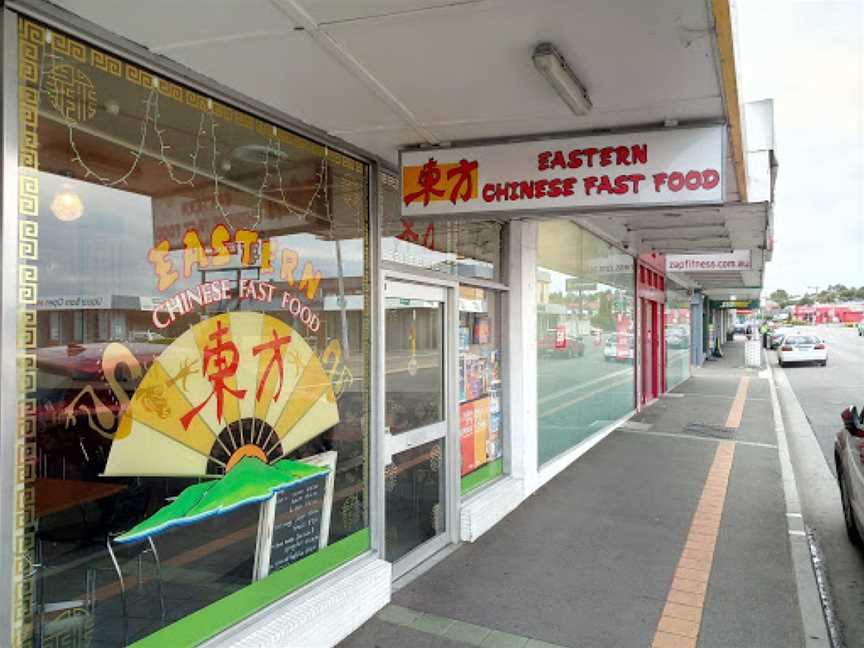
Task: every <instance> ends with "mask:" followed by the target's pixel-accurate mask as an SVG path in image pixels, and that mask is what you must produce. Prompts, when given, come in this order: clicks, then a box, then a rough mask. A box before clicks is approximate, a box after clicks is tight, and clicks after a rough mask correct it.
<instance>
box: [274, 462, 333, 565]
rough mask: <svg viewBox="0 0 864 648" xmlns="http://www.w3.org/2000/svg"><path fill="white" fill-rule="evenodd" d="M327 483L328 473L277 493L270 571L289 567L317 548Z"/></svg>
mask: <svg viewBox="0 0 864 648" xmlns="http://www.w3.org/2000/svg"><path fill="white" fill-rule="evenodd" d="M326 482H327V474H326V473H325V474H322V475H321V476H320V477H315V478H313V479H311V480H309V481H306V482H303V483H301V484H298V485H297V487H296V488H292V489H290V490H285V491H280V492H279V493H277V495H276V511H275V519H274V521H273V535H272V536H271V539H270V569H269V571H271V572H273V571H276V570H277V569H282V568H283V567H287V566H288V565H290V564H291V563H293V562H297V561H298V560H300V559H301V558H305V557H306V556H308V555H309V554H312V553H315V552H316V551H318V546H319V544H320V542H321V509H322V508H323V504H324V490H325V485H326Z"/></svg>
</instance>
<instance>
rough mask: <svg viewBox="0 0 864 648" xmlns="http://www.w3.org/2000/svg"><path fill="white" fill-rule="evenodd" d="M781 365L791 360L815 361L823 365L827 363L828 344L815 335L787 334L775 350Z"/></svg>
mask: <svg viewBox="0 0 864 648" xmlns="http://www.w3.org/2000/svg"><path fill="white" fill-rule="evenodd" d="M777 360H778V361H779V362H780V366H781V367H785V366H786V365H788V364H790V363H793V362H816V363H818V364H821V365H822V366H823V367H824V366H825V365H827V364H828V345H827V344H825V340H823V339H822V338H820V337H817V336H815V335H800V334H799V335H787V336H786V337H784V338H783V342H782V343H781V344H780V348H779V349H778V350H777Z"/></svg>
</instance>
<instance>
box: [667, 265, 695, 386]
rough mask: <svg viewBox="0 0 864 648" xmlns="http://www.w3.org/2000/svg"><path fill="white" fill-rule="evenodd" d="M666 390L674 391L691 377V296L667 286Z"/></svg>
mask: <svg viewBox="0 0 864 648" xmlns="http://www.w3.org/2000/svg"><path fill="white" fill-rule="evenodd" d="M665 320H666V321H665V324H666V388H667V389H673V388H674V387H676V386H677V385H680V384H681V383H682V382H684V381H685V380H687V378H689V377H690V295H689V294H688V292H687V290H686V289H684V288H680V287H678V286H675V285H674V284H673V283H672V282H671V281H670V282H667V284H666V309H665Z"/></svg>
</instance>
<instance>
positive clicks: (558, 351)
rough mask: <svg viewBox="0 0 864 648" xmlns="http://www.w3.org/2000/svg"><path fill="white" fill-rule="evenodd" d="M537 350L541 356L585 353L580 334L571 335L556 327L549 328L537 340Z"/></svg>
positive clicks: (566, 356) (564, 355)
mask: <svg viewBox="0 0 864 648" xmlns="http://www.w3.org/2000/svg"><path fill="white" fill-rule="evenodd" d="M537 350H538V352H539V353H540V355H541V356H547V357H553V358H573V357H577V356H578V357H580V358H581V357H582V356H583V355H585V342H584V341H583V340H582V336H581V335H571V334H570V333H566V332H563V331H559V330H557V329H549V330H548V331H546V333H545V334H544V335H543V337H542V338H540V339H539V340H538V344H537Z"/></svg>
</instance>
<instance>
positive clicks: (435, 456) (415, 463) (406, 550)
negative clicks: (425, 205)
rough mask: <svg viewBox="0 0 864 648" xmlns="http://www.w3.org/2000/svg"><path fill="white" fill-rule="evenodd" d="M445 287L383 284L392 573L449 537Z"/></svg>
mask: <svg viewBox="0 0 864 648" xmlns="http://www.w3.org/2000/svg"><path fill="white" fill-rule="evenodd" d="M449 290H452V289H450V288H446V287H442V286H433V285H426V284H415V283H408V282H401V281H393V280H389V279H388V280H387V281H386V282H385V318H384V320H385V322H384V326H385V330H384V336H385V345H384V346H385V351H384V368H385V385H384V389H385V396H384V400H385V403H384V413H385V430H384V450H385V464H386V467H385V474H384V485H385V525H386V530H385V552H384V554H385V557H386V559H387V560H388V561H390V562H392V563H394V566H393V570H394V577H398V576H399V575H401V574H403V573H405V572H406V571H408V570H410V569H411V568H413V567H414V566H415V565H417V564H418V563H419V562H421V561H422V560H424V559H425V558H427V557H428V556H430V555H432V554H433V553H434V552H436V551H438V550H439V549H441V548H442V547H444V546H445V545H446V544H447V543H448V542H449V539H448V536H449V528H448V521H447V517H448V514H449V513H450V511H449V508H450V506H449V505H448V500H449V499H450V497H451V494H452V492H453V490H452V489H453V486H452V485H451V482H452V481H453V475H454V471H453V470H452V469H451V466H450V465H449V464H450V463H451V460H450V459H448V457H451V456H452V454H453V453H452V452H451V451H450V448H449V441H448V429H449V427H450V418H451V414H450V412H451V409H452V397H451V395H450V390H451V382H452V381H451V379H450V373H451V365H450V362H451V360H450V357H451V347H452V341H451V340H450V328H451V327H450V324H449V319H448V318H449V316H450V313H449V307H448V291H449Z"/></svg>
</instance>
